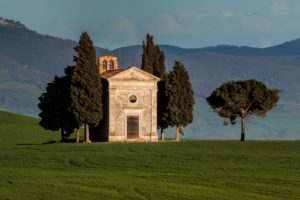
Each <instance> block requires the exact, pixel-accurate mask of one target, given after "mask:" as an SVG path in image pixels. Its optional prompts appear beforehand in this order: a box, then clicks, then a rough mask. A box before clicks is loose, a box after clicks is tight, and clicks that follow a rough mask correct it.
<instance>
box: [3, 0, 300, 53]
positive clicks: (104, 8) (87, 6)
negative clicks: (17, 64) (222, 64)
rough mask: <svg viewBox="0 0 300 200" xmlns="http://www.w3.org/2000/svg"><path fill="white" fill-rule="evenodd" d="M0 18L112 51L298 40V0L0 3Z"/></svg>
mask: <svg viewBox="0 0 300 200" xmlns="http://www.w3.org/2000/svg"><path fill="white" fill-rule="evenodd" d="M0 17H3V18H9V19H13V20H17V21H20V22H22V23H23V24H25V25H26V26H27V27H28V28H30V29H33V30H35V31H37V32H39V33H43V34H49V35H53V36H57V37H61V38H66V39H72V40H76V41H78V39H79V36H80V34H81V32H83V31H87V32H88V33H89V34H90V36H91V37H92V39H93V41H94V44H95V45H96V46H99V47H103V48H109V49H114V48H117V47H122V46H128V45H136V44H141V42H142V40H144V38H145V35H146V34H147V33H148V32H149V33H151V34H152V35H154V37H155V40H156V43H159V44H171V45H177V46H181V47H186V48H196V47H204V46H214V45H217V44H233V45H248V46H254V47H267V46H271V45H274V44H279V43H282V42H285V41H288V40H292V39H296V38H299V37H300V1H299V0H0Z"/></svg>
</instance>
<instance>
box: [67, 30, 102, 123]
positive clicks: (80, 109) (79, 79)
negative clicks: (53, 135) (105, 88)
mask: <svg viewBox="0 0 300 200" xmlns="http://www.w3.org/2000/svg"><path fill="white" fill-rule="evenodd" d="M75 51H76V52H77V56H74V61H75V62H76V66H75V70H74V73H73V75H72V80H71V99H72V109H73V112H74V115H75V117H76V119H77V120H78V121H79V122H80V123H87V124H91V125H98V124H99V122H100V120H101V119H102V102H101V96H102V86H101V81H100V76H99V70H98V67H97V66H96V51H95V47H94V45H93V42H92V40H91V39H90V37H89V35H88V34H87V33H86V32H84V33H82V35H81V37H80V41H79V45H78V46H76V47H75Z"/></svg>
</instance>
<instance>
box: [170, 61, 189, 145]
mask: <svg viewBox="0 0 300 200" xmlns="http://www.w3.org/2000/svg"><path fill="white" fill-rule="evenodd" d="M166 100H167V106H166V112H165V115H164V120H165V122H166V123H167V124H169V125H171V126H172V127H173V126H176V133H175V139H176V141H179V133H180V132H181V133H183V131H182V128H181V127H182V126H183V127H185V126H187V125H188V124H189V123H191V122H192V121H193V107H194V104H195V99H194V92H193V89H192V84H191V82H190V78H189V75H188V72H187V71H186V70H185V68H184V65H183V64H181V63H180V62H178V61H175V65H174V67H173V70H172V71H171V72H170V73H169V75H168V79H167V84H166Z"/></svg>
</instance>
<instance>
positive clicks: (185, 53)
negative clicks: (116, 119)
mask: <svg viewBox="0 0 300 200" xmlns="http://www.w3.org/2000/svg"><path fill="white" fill-rule="evenodd" d="M0 20H1V19H0ZM10 23H16V26H8V25H7V24H6V25H1V24H0V47H1V48H0V94H1V95H0V108H2V109H5V110H7V111H11V112H15V113H20V114H26V115H31V116H37V114H38V112H39V111H38V109H37V103H38V97H39V96H40V94H41V93H42V92H43V91H44V89H45V87H46V85H47V83H48V82H50V81H52V80H53V78H54V76H61V75H62V74H63V70H64V68H65V67H67V66H68V65H74V63H73V56H74V55H75V52H74V50H73V48H74V47H75V46H76V45H77V42H75V41H72V40H64V39H62V38H56V37H52V36H48V35H42V34H39V33H37V32H35V31H31V30H29V29H28V28H27V27H26V26H25V25H22V24H21V23H20V22H11V21H10ZM8 27H9V28H8ZM160 48H161V50H163V51H164V53H165V55H166V66H167V69H168V70H170V69H171V68H172V67H173V65H174V61H175V60H179V61H180V62H182V63H183V64H184V65H185V67H186V69H187V70H188V72H189V74H190V78H191V82H192V85H193V88H194V92H195V95H196V99H197V104H199V105H200V108H199V107H196V108H195V122H194V123H193V124H192V125H191V126H190V127H191V130H194V131H195V130H199V131H201V130H202V129H201V126H200V127H199V126H198V124H199V123H200V124H201V123H206V124H208V125H207V126H208V127H215V126H217V124H216V121H218V120H219V122H220V121H221V120H220V119H218V116H216V114H215V113H213V112H212V110H209V109H207V110H205V112H204V113H205V115H209V117H208V118H206V119H205V120H204V121H203V119H202V118H201V115H202V113H201V112H198V111H199V109H201V106H204V107H207V105H206V104H205V98H206V97H207V96H208V95H209V94H210V93H211V92H212V91H213V90H214V89H215V88H216V87H218V86H219V85H220V84H222V83H224V82H227V81H230V80H242V79H252V78H255V79H257V80H260V81H263V82H264V83H265V84H267V86H268V87H271V88H278V89H280V90H282V93H281V99H280V103H279V106H278V107H277V108H276V109H275V112H276V113H280V112H284V113H299V112H300V84H299V80H298V79H299V77H300V68H299V66H300V39H295V40H291V41H288V42H285V43H282V44H279V45H275V46H273V47H268V48H254V47H247V46H233V45H218V46H215V47H204V48H181V47H177V46H173V45H167V44H164V45H160ZM96 51H97V56H101V55H104V54H106V53H107V54H109V55H116V56H118V60H119V66H123V67H128V66H132V65H136V66H140V64H141V54H142V46H141V45H133V46H127V47H121V48H117V49H115V50H111V51H107V50H105V49H103V48H99V47H96ZM217 119H218V120H217ZM209 120H211V121H209ZM220 124H221V122H220ZM205 126H206V125H205ZM284 126H285V125H284ZM262 127H263V126H262ZM285 127H288V125H286V126H285ZM208 130H209V129H207V130H206V131H208ZM264 130H265V131H267V132H268V131H269V133H270V134H271V133H272V134H273V132H272V131H273V130H276V131H277V132H278V133H279V132H280V131H281V133H282V130H281V129H279V128H276V129H273V128H270V129H264ZM271 130H272V131H271ZM299 131H300V128H299ZM220 133H222V131H220Z"/></svg>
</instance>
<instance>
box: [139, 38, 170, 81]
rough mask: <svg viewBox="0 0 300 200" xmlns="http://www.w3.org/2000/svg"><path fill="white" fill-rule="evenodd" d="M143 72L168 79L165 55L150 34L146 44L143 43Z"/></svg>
mask: <svg viewBox="0 0 300 200" xmlns="http://www.w3.org/2000/svg"><path fill="white" fill-rule="evenodd" d="M142 70H144V71H146V72H149V73H150V74H153V75H154V76H157V77H159V78H161V79H162V80H164V79H165V77H166V67H165V54H164V52H162V51H161V50H160V48H159V45H155V44H154V38H153V36H152V35H150V34H149V33H148V34H147V36H146V43H145V42H144V41H143V55H142Z"/></svg>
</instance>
